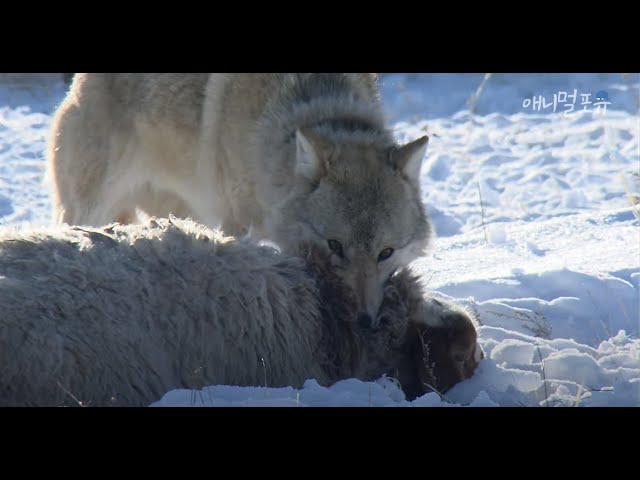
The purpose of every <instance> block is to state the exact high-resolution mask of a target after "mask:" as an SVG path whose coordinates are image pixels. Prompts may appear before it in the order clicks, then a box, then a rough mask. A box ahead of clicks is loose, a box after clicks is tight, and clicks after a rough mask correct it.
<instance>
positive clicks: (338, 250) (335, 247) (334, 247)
mask: <svg viewBox="0 0 640 480" xmlns="http://www.w3.org/2000/svg"><path fill="white" fill-rule="evenodd" d="M327 243H328V244H329V248H330V249H331V251H332V252H333V253H335V254H336V255H338V256H339V257H340V258H342V257H343V255H342V245H340V242H339V241H337V240H327Z"/></svg>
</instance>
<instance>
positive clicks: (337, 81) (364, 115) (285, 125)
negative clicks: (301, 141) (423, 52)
mask: <svg viewBox="0 0 640 480" xmlns="http://www.w3.org/2000/svg"><path fill="white" fill-rule="evenodd" d="M287 80H288V81H286V82H283V85H281V87H280V90H279V92H278V95H276V96H275V99H274V100H273V101H271V102H270V103H269V104H268V105H267V106H266V108H265V111H264V115H263V119H262V120H263V121H264V123H263V125H264V126H266V125H269V127H268V129H269V130H270V131H271V132H277V135H278V136H280V138H281V139H282V141H283V142H284V143H289V142H292V141H293V139H294V138H295V132H296V130H297V129H298V128H313V129H314V130H316V131H317V132H318V133H320V134H322V135H323V136H324V137H325V138H327V139H329V140H332V141H334V142H336V143H341V142H344V141H350V142H354V141H355V142H359V143H363V144H366V145H376V146H380V148H387V147H389V146H391V145H392V144H393V136H392V134H391V132H389V131H388V130H387V129H386V128H385V119H384V115H383V112H382V107H381V104H380V101H379V98H378V97H377V96H376V95H375V94H374V92H373V91H371V90H368V89H366V88H364V87H363V86H361V85H357V84H356V83H355V81H353V80H352V81H349V79H348V78H346V77H344V76H342V75H341V74H315V75H302V74H297V75H293V76H291V77H288V78H287Z"/></svg>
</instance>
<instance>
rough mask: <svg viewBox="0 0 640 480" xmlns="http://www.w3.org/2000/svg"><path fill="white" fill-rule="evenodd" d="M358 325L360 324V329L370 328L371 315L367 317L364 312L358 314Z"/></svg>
mask: <svg viewBox="0 0 640 480" xmlns="http://www.w3.org/2000/svg"><path fill="white" fill-rule="evenodd" d="M358 323H359V324H360V326H361V327H364V328H371V324H372V323H373V322H372V320H371V315H369V314H368V313H366V312H359V313H358Z"/></svg>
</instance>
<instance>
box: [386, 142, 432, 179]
mask: <svg viewBox="0 0 640 480" xmlns="http://www.w3.org/2000/svg"><path fill="white" fill-rule="evenodd" d="M428 143H429V137H428V136H426V135H425V136H424V137H421V138H419V139H417V140H414V141H413V142H410V143H407V144H406V145H403V146H401V147H399V148H397V149H394V150H392V151H391V165H393V167H394V168H395V169H396V170H398V171H400V172H402V173H404V175H405V176H406V177H407V178H408V179H409V180H410V181H412V182H414V183H415V184H416V185H419V184H420V166H421V165H422V159H423V158H424V154H425V152H426V151H427V144H428Z"/></svg>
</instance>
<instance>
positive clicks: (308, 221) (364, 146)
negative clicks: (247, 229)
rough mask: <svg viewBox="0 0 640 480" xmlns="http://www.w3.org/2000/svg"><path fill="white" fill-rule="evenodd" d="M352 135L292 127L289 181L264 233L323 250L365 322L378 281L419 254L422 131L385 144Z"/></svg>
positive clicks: (376, 303)
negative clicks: (271, 227) (334, 135)
mask: <svg viewBox="0 0 640 480" xmlns="http://www.w3.org/2000/svg"><path fill="white" fill-rule="evenodd" d="M360 140H361V141H352V140H350V139H349V137H348V136H345V137H344V138H340V137H338V138H337V139H336V138H333V139H331V140H330V139H329V138H328V136H327V135H321V134H318V133H317V132H315V131H312V130H309V129H301V130H298V131H297V132H296V153H295V155H296V162H295V175H296V176H297V181H296V182H295V185H296V187H294V189H293V190H292V192H291V193H290V194H289V195H288V196H287V197H286V199H285V200H284V201H283V203H282V204H281V205H279V206H274V207H275V208H274V210H275V211H278V212H279V217H277V218H278V220H277V221H276V222H275V224H276V225H275V231H274V232H273V237H272V238H273V239H274V240H276V241H277V242H278V243H279V244H280V245H281V247H282V248H283V250H285V251H289V252H295V253H300V252H301V251H303V249H304V247H305V245H308V244H313V245H315V246H320V247H321V248H324V249H325V250H326V251H327V252H330V253H331V261H332V264H333V266H334V267H335V270H336V272H337V273H338V274H339V275H340V277H342V279H343V280H344V281H345V283H347V285H348V286H350V287H351V288H352V289H353V290H354V291H355V293H356V296H357V301H358V310H359V315H358V320H359V321H360V323H362V324H363V325H364V326H370V325H373V324H374V323H375V321H376V320H375V319H376V312H377V311H378V308H379V307H380V304H381V302H382V298H383V287H384V283H385V281H386V280H387V279H388V278H389V276H390V275H391V274H392V273H393V272H394V271H395V270H397V269H398V268H400V267H403V266H405V265H407V264H408V263H409V262H411V261H412V260H414V259H415V258H417V257H419V256H420V255H421V254H422V253H423V252H424V249H425V248H426V246H427V244H428V241H429V239H430V237H431V232H432V229H431V226H430V223H429V220H428V218H427V216H426V213H425V210H424V206H423V204H422V201H421V199H420V185H419V182H420V180H419V172H420V165H421V163H422V159H423V157H424V153H425V150H426V147H427V141H428V138H427V137H426V136H425V137H422V138H420V139H418V140H416V141H413V142H411V143H408V144H406V145H403V146H391V147H389V146H387V145H384V146H381V145H380V144H379V143H378V144H377V143H376V142H375V140H374V139H372V140H371V141H362V139H360Z"/></svg>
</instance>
